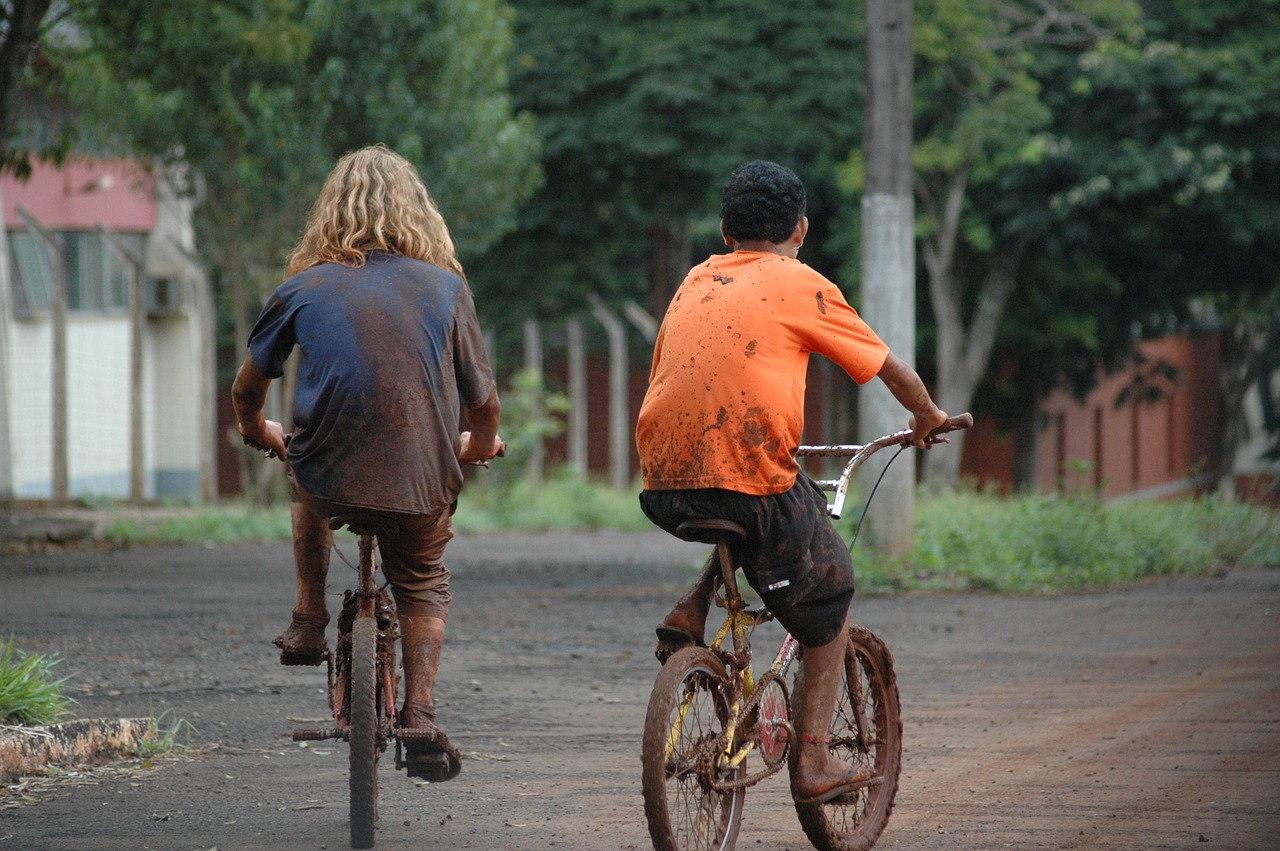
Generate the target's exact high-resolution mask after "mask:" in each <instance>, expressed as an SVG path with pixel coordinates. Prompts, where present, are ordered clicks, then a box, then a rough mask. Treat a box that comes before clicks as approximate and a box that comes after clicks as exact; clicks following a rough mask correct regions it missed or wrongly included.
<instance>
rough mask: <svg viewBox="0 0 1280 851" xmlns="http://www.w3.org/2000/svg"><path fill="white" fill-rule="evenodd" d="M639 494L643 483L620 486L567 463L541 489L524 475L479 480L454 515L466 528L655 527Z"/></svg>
mask: <svg viewBox="0 0 1280 851" xmlns="http://www.w3.org/2000/svg"><path fill="white" fill-rule="evenodd" d="M495 463H497V462H495ZM639 493H640V488H639V486H638V485H637V486H636V487H634V488H632V489H630V490H626V491H620V490H616V489H614V488H611V487H608V486H607V485H604V484H602V483H599V482H593V481H591V480H589V479H583V478H582V477H580V476H577V475H575V474H573V473H572V472H571V471H569V470H567V469H564V468H561V469H558V470H556V471H554V472H552V474H551V475H550V476H548V477H547V479H546V481H544V482H543V484H542V487H541V488H535V487H534V486H533V485H532V484H530V482H529V481H528V480H527V479H524V478H519V479H516V480H515V481H512V482H508V483H506V484H503V485H498V484H496V483H491V482H488V481H479V482H473V483H472V484H469V485H468V486H467V490H466V491H465V492H464V493H463V495H462V498H461V499H460V500H459V501H458V513H457V514H455V515H454V518H453V520H454V526H455V527H456V528H457V529H458V530H459V531H461V532H491V531H496V530H501V529H508V530H513V529H520V530H535V531H549V530H553V529H590V530H598V529H611V530H615V531H627V532H638V531H646V530H651V529H653V524H651V523H650V522H649V520H648V519H647V518H646V517H645V516H644V514H643V512H641V511H640V502H639Z"/></svg>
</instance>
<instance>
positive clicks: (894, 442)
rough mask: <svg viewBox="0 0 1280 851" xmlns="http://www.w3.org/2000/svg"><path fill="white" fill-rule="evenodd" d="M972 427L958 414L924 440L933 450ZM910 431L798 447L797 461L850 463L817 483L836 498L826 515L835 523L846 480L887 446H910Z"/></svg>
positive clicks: (845, 493)
mask: <svg viewBox="0 0 1280 851" xmlns="http://www.w3.org/2000/svg"><path fill="white" fill-rule="evenodd" d="M972 425H973V415H972V414H967V413H965V414H959V415H957V416H954V417H951V418H950V419H948V420H947V421H946V422H945V423H943V424H942V425H940V426H938V428H936V429H934V430H933V431H931V432H929V436H928V437H926V438H925V444H926V445H927V446H933V445H934V444H937V443H947V442H949V441H948V440H947V438H946V437H945V436H944V435H946V434H947V432H952V431H959V430H960V429H965V428H969V427H970V426H972ZM911 445H912V443H911V429H903V430H902V431H895V432H894V433H893V434H886V435H884V436H883V437H877V438H876V439H875V440H872V441H871V442H869V443H863V444H856V443H848V444H837V445H834V446H801V447H799V448H798V449H796V457H797V458H845V457H847V458H848V459H849V461H848V462H847V463H846V464H845V465H844V469H843V470H841V471H840V476H839V478H836V479H825V480H819V481H818V486H819V487H821V488H822V489H823V490H827V491H834V493H835V496H834V498H833V499H832V502H831V505H829V506H827V512H828V513H829V514H830V515H831V517H832V518H833V519H838V518H839V517H840V514H841V512H842V511H843V510H844V501H845V498H846V497H847V496H848V494H849V480H850V479H851V478H852V477H853V474H854V473H855V472H856V471H857V469H858V468H859V467H861V466H862V464H863V462H865V461H866V460H867V459H868V458H870V457H871V456H872V455H874V454H875V453H876V452H878V451H880V450H881V449H884V448H885V447H886V446H903V447H906V446H911Z"/></svg>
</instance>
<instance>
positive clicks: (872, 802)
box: [791, 626, 902, 851]
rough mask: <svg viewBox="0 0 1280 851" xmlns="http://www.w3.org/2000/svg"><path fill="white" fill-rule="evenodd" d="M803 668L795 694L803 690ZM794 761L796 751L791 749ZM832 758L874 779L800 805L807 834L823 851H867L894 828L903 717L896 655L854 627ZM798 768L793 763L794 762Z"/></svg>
mask: <svg viewBox="0 0 1280 851" xmlns="http://www.w3.org/2000/svg"><path fill="white" fill-rule="evenodd" d="M803 677H804V663H803V659H802V660H801V669H800V673H799V676H798V682H797V684H796V689H797V690H799V689H801V688H803V687H804V686H803ZM791 753H792V757H791V758H792V760H793V761H794V759H795V750H794V749H793V750H792V752H791ZM831 753H832V755H833V756H835V757H836V758H837V759H839V760H841V761H842V762H845V763H847V764H849V765H853V766H857V767H858V768H864V769H868V770H869V771H870V772H871V773H872V774H873V775H874V779H873V780H872V781H871V782H870V783H869V784H868V785H867V786H865V787H863V788H861V789H856V790H854V791H852V792H849V793H848V794H846V795H843V796H841V797H839V798H836V799H835V800H833V801H828V802H827V803H825V804H796V814H797V815H798V816H799V817H800V825H801V827H803V828H804V832H805V835H806V836H808V837H809V841H810V842H812V843H813V846H814V847H815V848H818V849H820V851H866V849H869V848H871V846H873V845H875V844H876V840H877V839H879V838H880V834H881V833H883V832H884V829H885V826H886V825H887V824H888V823H889V813H890V812H891V811H892V810H893V799H894V796H895V795H896V794H897V793H898V774H899V772H900V771H901V770H902V714H901V706H900V704H899V702H898V683H897V680H896V679H895V677H894V673H893V656H892V654H890V653H889V648H888V647H886V646H885V644H884V642H883V641H881V640H880V639H879V638H877V637H876V636H875V635H874V634H873V633H872V632H871V631H870V630H868V629H866V628H864V627H860V626H851V627H850V628H849V644H848V647H847V649H846V650H845V660H844V682H843V684H842V686H841V688H840V690H839V691H838V692H837V698H836V711H835V715H834V716H833V717H832V720H831ZM793 765H794V762H793Z"/></svg>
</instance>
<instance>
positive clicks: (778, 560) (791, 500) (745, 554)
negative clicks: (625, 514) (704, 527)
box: [640, 473, 854, 647]
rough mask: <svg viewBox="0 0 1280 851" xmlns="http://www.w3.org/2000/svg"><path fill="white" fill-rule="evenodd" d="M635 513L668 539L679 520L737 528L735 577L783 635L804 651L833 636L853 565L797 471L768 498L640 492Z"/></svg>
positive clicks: (820, 495) (816, 493)
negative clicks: (741, 577)
mask: <svg viewBox="0 0 1280 851" xmlns="http://www.w3.org/2000/svg"><path fill="white" fill-rule="evenodd" d="M640 507H641V508H642V509H643V510H644V513H645V515H646V516H647V517H648V518H649V519H650V520H652V521H653V522H654V523H655V524H656V525H657V526H660V527H661V528H663V529H665V530H666V531H668V532H670V533H671V534H673V535H674V534H675V530H676V527H677V526H679V525H680V524H681V523H683V522H684V521H686V520H710V519H720V520H731V521H733V522H734V523H737V524H738V525H739V526H742V527H743V528H744V529H746V530H747V539H746V542H745V543H744V544H743V545H742V547H741V548H740V551H739V552H738V557H739V563H740V564H741V566H742V572H743V573H744V574H746V577H747V582H748V583H749V584H750V585H751V587H752V588H754V589H755V591H756V593H757V594H759V595H760V599H762V600H763V601H764V603H765V605H766V606H768V607H769V611H771V612H773V615H774V617H776V618H777V619H778V622H779V623H780V624H782V625H783V627H785V628H786V630H787V632H789V633H791V634H792V635H794V636H795V637H796V640H797V641H799V642H800V644H801V645H803V646H805V647H820V646H822V645H823V644H827V643H829V642H831V641H832V640H833V639H835V638H836V637H837V636H838V635H839V634H840V628H841V627H842V626H843V625H844V621H845V616H846V615H847V614H848V612H849V603H850V601H851V600H852V599H853V590H854V583H853V560H852V559H851V558H850V557H849V550H848V548H847V547H846V546H845V543H844V540H843V539H841V537H840V535H839V533H837V532H836V530H835V527H834V526H832V525H831V520H830V518H829V517H828V516H827V495H826V494H825V493H824V492H823V491H822V489H821V488H819V487H818V486H817V485H816V484H815V483H814V482H813V480H812V479H810V478H809V477H808V476H806V475H805V474H804V473H801V474H800V476H799V478H797V479H796V483H795V485H793V486H792V488H791V489H790V490H789V491H786V492H785V493H780V494H776V495H772V496H752V495H750V494H743V493H738V492H736V491H727V490H721V489H719V488H702V489H697V490H679V491H643V492H641V494H640Z"/></svg>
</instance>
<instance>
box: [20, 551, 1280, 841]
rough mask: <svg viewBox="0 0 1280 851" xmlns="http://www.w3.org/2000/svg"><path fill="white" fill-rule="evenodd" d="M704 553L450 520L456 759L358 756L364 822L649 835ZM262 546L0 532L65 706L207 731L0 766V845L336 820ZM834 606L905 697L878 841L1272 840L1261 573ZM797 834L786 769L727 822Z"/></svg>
mask: <svg viewBox="0 0 1280 851" xmlns="http://www.w3.org/2000/svg"><path fill="white" fill-rule="evenodd" d="M345 549H346V550H347V552H348V556H349V557H350V556H351V554H352V551H353V549H354V547H352V546H350V545H346V546H345ZM702 551H703V548H702V547H699V546H695V545H687V544H683V543H681V542H679V541H675V540H674V539H671V538H668V537H667V536H665V535H662V534H661V533H653V534H628V535H622V534H599V535H545V536H540V535H498V536H492V537H488V538H467V537H464V538H460V539H458V540H456V541H455V542H454V543H453V544H451V545H450V554H449V555H450V564H451V566H452V568H453V569H454V571H455V584H454V595H455V603H454V610H453V615H452V618H451V622H450V635H449V643H448V647H447V654H448V655H447V658H446V661H445V665H444V668H443V670H442V672H441V684H440V687H439V692H438V696H439V698H440V703H441V707H440V719H441V722H442V723H443V724H444V725H445V727H446V729H447V730H448V731H449V732H450V735H451V736H452V737H453V739H454V741H455V743H456V744H458V745H459V746H460V747H461V749H462V750H463V751H464V752H465V753H466V754H467V755H468V756H469V758H468V759H466V760H465V761H464V769H463V774H462V776H461V777H460V778H459V779H458V780H457V781H454V782H452V783H448V784H443V785H439V786H434V787H432V786H415V785H413V784H411V783H410V782H409V781H408V780H406V779H405V778H404V776H403V775H400V774H397V773H395V772H394V771H392V770H391V769H390V767H389V760H386V759H384V762H383V794H382V797H381V806H382V820H381V823H380V828H379V835H378V847H380V848H385V849H400V848H410V847H414V848H421V847H435V848H475V849H496V848H502V849H511V851H517V850H518V849H528V850H529V851H547V849H557V851H558V850H559V849H587V850H588V851H590V850H591V849H642V848H646V847H648V837H647V832H646V829H645V825H644V816H643V810H642V803H641V799H640V791H639V758H638V753H639V736H640V730H641V726H642V722H643V717H644V709H645V704H646V701H647V695H648V690H649V687H650V685H651V683H652V680H653V677H654V675H655V674H656V663H655V662H654V661H653V659H652V657H651V655H650V645H651V638H650V636H651V634H652V633H651V629H652V625H653V623H654V622H655V621H656V620H657V618H658V617H659V616H660V615H661V614H662V612H663V611H664V610H665V607H666V605H667V604H668V603H669V601H670V600H671V599H672V597H673V593H674V589H675V588H676V587H678V586H679V585H680V583H682V582H684V581H686V580H687V579H688V578H690V577H691V575H692V572H693V569H694V565H695V563H696V561H697V559H698V557H699V555H700V554H701V553H702ZM288 559H289V554H288V551H287V549H286V548H285V547H282V546H261V547H252V546H235V547H222V548H209V549H206V548H200V547H191V548H163V549H137V550H124V551H115V552H85V551H79V552H74V551H73V552H64V553H46V554H39V555H27V556H14V557H4V558H0V633H3V634H8V633H10V632H12V633H13V635H14V636H15V641H16V644H17V646H19V647H21V648H23V649H25V650H28V651H31V652H40V653H51V652H57V653H60V654H61V655H62V656H63V657H64V660H65V661H64V669H65V671H67V672H75V679H74V683H75V684H76V686H77V688H78V689H79V691H78V692H77V697H78V699H79V700H80V703H81V706H80V710H81V714H82V715H84V716H90V717H130V716H147V715H148V714H165V713H167V715H166V717H168V718H182V719H184V720H186V721H188V722H190V724H192V725H193V727H194V729H195V733H194V735H193V740H192V743H193V744H194V745H196V746H198V747H202V748H207V750H205V751H203V752H202V753H201V755H200V756H199V757H198V758H197V759H193V760H186V761H179V762H173V763H162V764H158V765H157V766H155V767H153V768H150V769H142V770H137V771H135V772H133V773H129V774H114V775H105V776H103V777H100V778H98V779H97V780H96V781H95V782H94V783H93V784H84V783H79V784H77V783H67V784H60V785H57V786H55V787H54V788H53V790H52V791H50V792H43V793H42V797H43V798H44V800H43V801H42V802H40V803H36V804H33V805H27V806H11V805H13V804H14V803H16V798H17V796H16V795H14V794H12V793H10V794H8V795H7V796H6V797H5V799H4V804H5V806H4V808H2V809H0V851H3V849H6V848H14V849H18V848H21V849H51V851H60V849H94V850H95V851H99V850H100V849H131V850H132V849H140V848H156V849H195V848H199V849H209V848H214V847H216V848H219V849H256V848H264V849H266V848H272V849H294V848H297V849H320V848H342V847H346V841H347V825H346V812H347V810H346V806H347V805H346V771H345V764H346V754H345V746H343V745H336V746H333V747H331V748H328V747H323V746H319V747H313V748H310V749H302V748H299V747H297V746H296V745H294V744H292V743H291V742H290V741H289V740H288V734H289V732H290V731H291V730H292V728H293V727H294V726H296V725H299V724H301V725H305V726H310V725H312V724H313V723H316V722H318V720H319V719H320V718H322V717H323V716H324V714H325V705H324V697H323V693H322V688H321V686H322V683H321V676H320V675H319V674H318V673H317V672H316V670H315V669H306V670H299V669H285V668H281V667H279V666H278V665H276V664H275V651H274V648H272V647H271V646H270V644H269V642H270V639H271V637H272V636H274V635H275V634H276V633H277V632H278V631H279V630H280V628H281V627H282V626H283V625H284V623H285V621H286V620H287V614H288V610H289V607H290V605H291V603H292V588H291V584H292V575H291V570H290V568H289V561H288ZM343 571H344V568H342V567H341V566H340V564H339V565H338V567H336V568H335V580H338V581H344V580H343V579H342V575H341V574H342V572H343ZM338 581H335V583H334V584H335V585H337V584H338ZM855 616H856V619H857V620H859V621H860V622H862V623H863V624H865V625H867V626H869V627H871V628H872V629H873V630H875V631H876V632H877V633H879V634H880V635H881V636H882V637H884V638H885V640H886V641H887V642H888V643H889V645H890V646H891V647H892V648H893V650H894V652H895V655H896V659H897V665H898V671H899V679H900V685H901V690H902V696H903V704H904V722H905V754H904V762H905V767H904V774H903V778H902V786H901V790H900V793H899V796H898V803H897V807H896V809H895V812H894V815H893V818H892V820H891V821H890V824H889V829H888V831H887V832H886V833H885V835H884V837H883V838H882V839H881V842H880V844H879V846H878V847H880V848H901V849H924V851H931V850H932V849H938V851H941V849H947V851H990V849H999V848H1006V847H1009V848H1090V849H1125V851H1129V850H1130V849H1192V848H1194V849H1274V848H1280V571H1277V570H1250V571H1233V572H1230V573H1227V574H1226V575H1224V576H1220V577H1212V578H1204V577H1200V578H1183V579H1177V580H1171V581H1162V582H1153V583H1149V584H1144V585H1142V586H1139V587H1136V588H1132V589H1128V590H1123V591H1115V592H1106V593H1098V594H1088V595H1072V596H1062V597H1054V598H1037V599H1014V598H1005V597H995V596H980V595H925V594H913V595H907V596H903V597H898V598H892V599H865V600H858V601H856V602H855ZM773 628H774V627H771V626H770V627H764V628H762V629H761V630H760V631H759V632H758V633H757V646H759V642H761V641H763V642H765V643H768V642H769V641H771V640H772V639H774V638H776V637H777V636H776V635H775V634H773V633H771V632H770V631H769V630H771V629H773ZM804 847H807V845H806V842H805V839H804V836H803V834H802V833H801V832H800V829H799V826H798V824H797V822H796V820H795V816H794V813H793V811H792V810H791V808H790V805H789V801H788V797H787V791H786V786H785V782H784V781H783V780H781V779H780V778H774V779H772V780H770V781H766V782H765V783H764V784H762V785H761V786H760V787H757V788H756V789H754V790H752V792H751V793H750V794H749V795H748V797H747V811H746V822H745V824H744V827H743V830H742V834H741V837H740V840H739V848H751V849H765V851H770V850H773V851H776V849H793V848H804Z"/></svg>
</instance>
